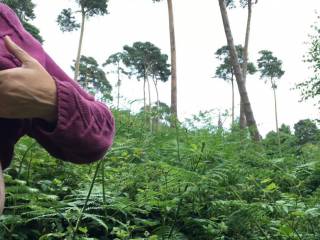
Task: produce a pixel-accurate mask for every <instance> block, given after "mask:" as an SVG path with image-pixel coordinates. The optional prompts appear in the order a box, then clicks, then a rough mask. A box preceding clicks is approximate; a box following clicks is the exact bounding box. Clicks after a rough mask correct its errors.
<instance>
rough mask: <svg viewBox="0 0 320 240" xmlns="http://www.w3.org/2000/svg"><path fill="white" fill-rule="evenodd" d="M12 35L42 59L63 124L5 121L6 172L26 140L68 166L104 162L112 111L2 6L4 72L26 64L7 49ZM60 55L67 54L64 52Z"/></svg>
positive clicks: (0, 139)
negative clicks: (18, 144) (17, 147)
mask: <svg viewBox="0 0 320 240" xmlns="http://www.w3.org/2000/svg"><path fill="white" fill-rule="evenodd" d="M6 35H9V36H10V37H11V39H12V40H13V41H14V42H16V43H17V44H18V45H19V46H20V47H21V48H23V49H24V50H25V51H27V52H28V53H29V54H30V55H31V56H33V57H34V58H36V59H37V60H38V61H39V62H40V63H41V64H42V65H43V66H44V67H45V69H46V70H47V71H48V72H49V73H50V74H51V76H52V77H53V78H54V80H55V83H56V86H57V99H58V101H57V109H58V120H57V123H56V124H55V125H52V124H49V123H47V122H46V121H44V120H42V119H23V120H21V119H3V118H0V161H1V165H2V168H7V167H8V166H9V165H10V162H11V160H12V157H13V152H14V145H15V143H16V142H17V141H18V140H19V139H20V138H21V137H22V136H24V135H28V136H30V137H32V138H34V139H36V140H37V141H38V142H39V143H40V144H41V145H42V146H43V147H44V148H45V149H46V150H47V151H48V152H49V153H50V154H51V155H52V156H54V157H56V158H59V159H62V160H65V161H70V162H73V163H90V162H93V161H96V160H99V159H100V158H101V157H103V155H104V154H105V152H106V151H107V150H108V149H109V148H110V146H111V144H112V141H113V137H114V131H115V126H114V119H113V116H112V113H111V111H110V110H109V109H108V108H107V106H105V105H104V104H102V103H100V102H98V101H95V99H94V98H93V97H92V96H91V95H89V94H88V93H86V92H85V91H84V90H83V89H82V88H81V87H80V86H79V85H78V84H77V83H76V82H75V81H74V80H72V79H71V78H70V77H68V76H67V74H66V73H65V72H64V71H63V70H61V68H60V67H59V66H58V65H57V64H56V63H55V62H54V61H53V60H52V59H51V58H50V57H49V56H48V54H46V53H45V51H44V50H43V48H42V46H41V44H40V43H39V42H38V41H37V40H35V39H34V38H33V37H32V36H31V35H30V34H29V33H27V32H26V31H25V30H24V28H23V27H22V24H21V23H20V21H19V19H18V17H17V16H16V14H15V13H14V12H13V11H12V10H11V9H10V8H9V7H7V6H6V5H4V4H1V3H0V70H3V69H9V68H15V67H19V66H20V65H21V63H20V62H19V61H18V60H17V59H16V58H15V57H14V56H13V55H12V54H10V53H9V52H8V50H7V49H6V47H5V45H4V41H3V37H4V36H6ZM57 51H63V47H62V48H61V49H58V50H57Z"/></svg>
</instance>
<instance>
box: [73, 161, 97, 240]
mask: <svg viewBox="0 0 320 240" xmlns="http://www.w3.org/2000/svg"><path fill="white" fill-rule="evenodd" d="M102 162H103V160H100V161H99V162H98V164H97V167H96V171H95V173H94V176H93V178H92V181H91V185H90V189H89V192H88V195H87V198H86V201H85V203H84V205H83V207H82V209H81V212H80V215H79V217H78V220H77V223H76V226H75V229H74V231H73V237H72V239H75V234H76V233H77V231H78V229H79V224H80V221H81V218H82V215H83V213H84V210H85V209H86V207H87V204H88V201H89V198H90V195H91V192H92V189H93V186H94V183H95V181H96V178H97V175H98V171H99V167H100V165H101V163H102Z"/></svg>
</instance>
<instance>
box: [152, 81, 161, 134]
mask: <svg viewBox="0 0 320 240" xmlns="http://www.w3.org/2000/svg"><path fill="white" fill-rule="evenodd" d="M152 81H153V84H154V88H155V90H156V95H157V114H156V117H155V127H156V130H158V129H159V109H160V100H159V91H158V83H157V80H156V79H155V78H154V77H153V79H152Z"/></svg>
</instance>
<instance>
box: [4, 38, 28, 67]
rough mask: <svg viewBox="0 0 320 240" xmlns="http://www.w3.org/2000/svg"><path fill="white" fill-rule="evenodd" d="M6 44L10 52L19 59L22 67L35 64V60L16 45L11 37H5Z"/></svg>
mask: <svg viewBox="0 0 320 240" xmlns="http://www.w3.org/2000/svg"><path fill="white" fill-rule="evenodd" d="M4 42H5V45H6V48H7V49H8V51H9V52H10V53H11V54H13V55H14V56H15V57H16V58H18V59H19V60H20V62H21V63H22V65H26V64H28V63H30V62H33V58H32V57H31V56H30V55H29V54H28V53H27V52H26V51H24V50H23V49H22V48H21V47H19V46H18V45H17V44H16V43H14V42H13V41H12V39H11V38H10V37H9V36H5V37H4Z"/></svg>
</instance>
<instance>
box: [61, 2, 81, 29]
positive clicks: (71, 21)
mask: <svg viewBox="0 0 320 240" xmlns="http://www.w3.org/2000/svg"><path fill="white" fill-rule="evenodd" d="M57 23H58V25H59V27H60V30H61V31H62V32H72V31H75V30H78V29H79V28H80V24H79V23H77V22H76V20H75V17H74V16H73V13H72V10H71V8H68V9H63V10H62V12H61V13H60V14H59V16H58V18H57Z"/></svg>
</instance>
